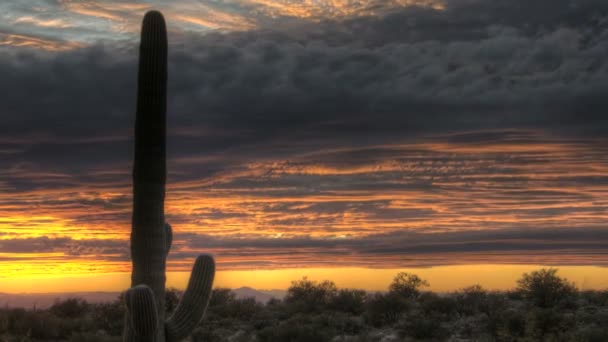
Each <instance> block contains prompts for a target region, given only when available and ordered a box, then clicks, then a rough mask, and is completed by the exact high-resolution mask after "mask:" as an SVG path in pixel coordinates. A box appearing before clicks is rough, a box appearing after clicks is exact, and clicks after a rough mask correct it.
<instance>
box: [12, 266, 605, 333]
mask: <svg viewBox="0 0 608 342" xmlns="http://www.w3.org/2000/svg"><path fill="white" fill-rule="evenodd" d="M391 285H392V286H391V287H389V291H388V292H385V293H371V294H367V293H366V292H365V291H363V290H351V289H340V290H338V289H337V288H336V286H335V284H334V283H332V282H329V281H324V282H315V281H310V280H308V279H307V278H303V279H302V280H299V281H294V282H293V283H292V285H291V286H290V288H289V289H288V291H287V296H286V297H285V299H284V300H279V299H273V300H271V301H269V302H268V303H266V304H265V305H264V304H261V303H258V302H256V300H255V299H253V298H244V299H239V298H237V297H236V295H235V293H234V292H232V291H231V290H229V289H222V288H219V289H215V290H213V296H212V298H211V301H210V305H209V308H208V310H207V317H206V319H205V320H204V321H203V323H201V325H200V326H199V327H197V329H196V331H195V333H194V335H193V337H192V341H193V342H196V341H205V342H219V341H229V342H264V341H279V342H281V341H314V342H317V341H320V342H323V341H332V342H363V341H365V342H380V341H408V342H409V341H488V342H490V341H496V342H502V341H504V342H531V341H547V342H554V341H555V342H558V341H564V342H566V341H575V342H587V341H589V342H596V341H608V328H606V326H605V322H607V321H608V293H607V292H606V291H585V292H582V293H580V294H579V293H578V292H577V290H576V288H575V287H574V286H573V285H572V284H570V283H569V282H568V281H567V280H565V279H561V278H559V277H557V276H556V271H554V270H539V271H535V272H531V273H530V274H525V275H524V276H523V277H522V279H520V281H519V283H518V285H519V287H518V289H517V290H516V291H509V292H489V291H486V290H484V289H483V288H481V287H480V286H477V285H476V286H470V287H466V288H463V289H461V290H458V291H455V292H452V293H447V294H437V293H432V292H423V291H421V288H422V287H423V286H425V285H426V282H424V280H422V279H420V278H419V277H417V276H415V275H410V274H404V273H402V274H399V275H398V277H395V280H394V281H393V283H392V284H391ZM168 293H169V296H170V297H167V302H168V303H167V305H168V308H170V307H171V306H172V305H174V304H175V303H177V299H178V297H179V296H180V292H179V291H176V290H169V291H168ZM123 323H124V303H123V302H122V301H121V300H120V299H119V300H116V301H114V302H112V303H103V304H88V303H86V302H85V301H83V300H81V299H74V298H70V299H67V300H64V301H56V302H55V303H54V304H53V305H52V306H51V307H50V308H48V309H43V310H40V309H33V310H25V309H10V308H4V309H2V308H0V341H1V342H42V341H70V342H76V341H83V342H84V341H86V342H118V341H120V340H121V338H120V335H121V333H122V329H123Z"/></svg>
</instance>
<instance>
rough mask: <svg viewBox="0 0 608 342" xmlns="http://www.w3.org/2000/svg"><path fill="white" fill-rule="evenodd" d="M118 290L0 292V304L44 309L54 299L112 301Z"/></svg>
mask: <svg viewBox="0 0 608 342" xmlns="http://www.w3.org/2000/svg"><path fill="white" fill-rule="evenodd" d="M118 295H119V293H118V292H72V293H0V306H2V307H6V306H8V307H11V308H16V307H20V308H27V309H30V308H33V307H34V306H35V307H36V308H40V309H45V308H48V307H49V306H51V305H53V303H54V302H55V301H56V300H64V299H67V298H74V297H77V298H82V299H84V300H86V301H87V302H89V303H102V302H112V301H114V300H116V299H117V298H118Z"/></svg>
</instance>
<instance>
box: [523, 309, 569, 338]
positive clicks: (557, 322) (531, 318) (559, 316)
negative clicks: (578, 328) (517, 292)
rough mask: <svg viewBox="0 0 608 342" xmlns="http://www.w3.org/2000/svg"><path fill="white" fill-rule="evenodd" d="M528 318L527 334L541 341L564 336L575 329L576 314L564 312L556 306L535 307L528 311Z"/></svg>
mask: <svg viewBox="0 0 608 342" xmlns="http://www.w3.org/2000/svg"><path fill="white" fill-rule="evenodd" d="M527 319H528V322H529V324H528V326H527V328H528V329H527V330H528V331H527V335H529V336H532V337H534V338H535V339H537V340H539V341H541V340H547V339H551V338H556V337H558V336H563V335H564V334H565V333H568V332H570V333H572V332H573V331H574V330H575V329H574V328H575V323H576V321H575V320H574V316H573V315H571V314H564V313H563V312H560V310H559V309H556V308H538V307H537V308H534V309H532V310H530V311H529V312H528V315H527ZM567 340H571V339H567Z"/></svg>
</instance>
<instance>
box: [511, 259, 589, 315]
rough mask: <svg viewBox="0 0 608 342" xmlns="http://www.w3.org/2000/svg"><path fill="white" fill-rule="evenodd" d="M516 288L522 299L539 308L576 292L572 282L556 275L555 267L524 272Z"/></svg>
mask: <svg viewBox="0 0 608 342" xmlns="http://www.w3.org/2000/svg"><path fill="white" fill-rule="evenodd" d="M517 290H518V291H519V292H521V294H522V296H523V298H524V299H526V300H527V301H529V302H530V303H533V304H534V305H536V306H538V307H541V308H549V307H552V306H555V305H557V304H558V303H559V302H560V301H564V300H566V299H569V298H572V297H575V296H576V294H577V290H576V287H575V286H574V284H572V283H570V282H569V281H568V280H566V279H563V278H560V277H558V276H557V269H555V268H549V269H540V270H538V271H533V272H531V273H524V275H523V276H522V278H520V279H519V280H518V281H517Z"/></svg>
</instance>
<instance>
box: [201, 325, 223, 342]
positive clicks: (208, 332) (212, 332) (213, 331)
mask: <svg viewBox="0 0 608 342" xmlns="http://www.w3.org/2000/svg"><path fill="white" fill-rule="evenodd" d="M230 334H231V330H230V329H226V328H221V327H220V328H217V327H213V326H212V325H208V324H203V325H202V326H200V327H198V328H196V329H194V331H193V332H192V336H191V339H192V342H225V341H227V340H228V336H230Z"/></svg>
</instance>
